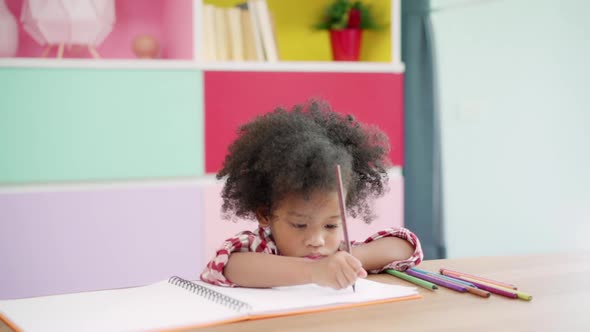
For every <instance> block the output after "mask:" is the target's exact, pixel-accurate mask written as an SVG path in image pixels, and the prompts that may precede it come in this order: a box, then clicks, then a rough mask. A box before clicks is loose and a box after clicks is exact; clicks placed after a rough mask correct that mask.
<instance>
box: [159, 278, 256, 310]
mask: <svg viewBox="0 0 590 332" xmlns="http://www.w3.org/2000/svg"><path fill="white" fill-rule="evenodd" d="M168 282H169V283H171V284H172V285H175V286H178V287H181V288H184V289H186V290H189V291H191V292H193V293H195V294H197V295H199V296H202V297H204V298H206V299H208V300H210V301H213V302H215V303H219V304H221V305H224V306H226V307H229V308H231V309H233V310H236V311H242V310H247V309H251V308H252V307H251V306H250V305H249V304H248V303H246V302H242V301H240V300H236V299H234V298H233V297H231V296H227V295H225V294H222V293H220V292H218V291H216V290H213V289H210V288H208V287H205V286H202V285H198V284H195V283H194V282H192V281H189V280H186V279H183V278H181V277H178V276H173V277H170V279H168Z"/></svg>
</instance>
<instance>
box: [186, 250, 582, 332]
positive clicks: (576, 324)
mask: <svg viewBox="0 0 590 332" xmlns="http://www.w3.org/2000/svg"><path fill="white" fill-rule="evenodd" d="M440 267H446V268H449V269H456V270H458V271H464V272H472V273H473V274H476V275H482V276H488V277H490V278H492V279H497V280H503V281H506V282H510V283H513V284H515V285H517V286H518V287H519V289H521V290H522V291H523V292H527V293H529V294H531V295H533V300H532V301H531V302H526V301H522V300H513V299H508V298H504V297H500V296H498V295H492V296H491V297H490V298H488V299H485V298H480V297H477V296H475V295H471V294H465V293H457V292H454V291H451V290H447V289H444V288H439V289H438V290H436V291H434V292H433V291H429V290H426V289H423V288H419V291H420V294H421V295H422V296H424V298H422V299H419V300H410V301H403V302H396V303H388V304H381V305H373V306H367V307H360V308H354V309H349V310H339V311H332V312H323V313H317V314H309V315H303V316H292V317H282V318H273V319H267V320H259V321H250V322H241V323H237V324H231V325H224V326H216V327H211V328H205V329H198V330H194V331H200V332H214V331H215V332H222V331H223V332H226V331H228V332H229V331H232V332H233V331H238V332H248V331H252V332H260V331H283V332H288V331H306V332H313V331H318V332H320V331H321V332H326V331H337V332H346V331H351V332H365V331H367V332H368V331H411V332H418V331H453V332H455V331H473V332H480V331H590V313H589V312H587V310H584V309H583V308H582V306H583V305H584V303H587V302H588V299H590V287H588V286H587V285H588V283H587V282H586V280H588V279H589V277H590V253H583V254H551V255H533V256H514V257H484V258H467V259H449V260H431V261H425V262H423V263H422V264H420V268H422V269H425V270H429V271H438V269H439V268H440ZM370 278H371V279H373V280H377V281H382V282H387V283H395V284H401V285H408V283H406V282H404V281H402V280H398V279H396V278H395V277H392V276H389V275H376V276H371V277H370ZM584 284H586V286H584Z"/></svg>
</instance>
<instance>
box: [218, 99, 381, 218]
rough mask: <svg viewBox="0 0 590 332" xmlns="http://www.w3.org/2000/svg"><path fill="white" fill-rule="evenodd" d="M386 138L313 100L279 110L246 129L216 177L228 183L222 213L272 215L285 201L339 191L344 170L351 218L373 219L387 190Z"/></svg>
mask: <svg viewBox="0 0 590 332" xmlns="http://www.w3.org/2000/svg"><path fill="white" fill-rule="evenodd" d="M388 152H389V141H388V139H387V136H386V135H385V134H384V133H383V132H381V131H380V130H379V129H378V128H376V127H374V126H367V125H363V124H361V123H359V122H357V121H356V120H355V119H354V118H353V117H352V116H351V115H347V116H345V115H342V114H339V113H336V112H334V111H332V110H331V108H330V106H329V105H328V104H327V103H326V102H323V101H317V100H312V101H309V102H307V103H306V104H303V105H296V106H294V107H293V109H291V110H286V109H283V108H277V109H275V110H274V111H273V112H270V113H268V114H264V115H260V116H258V117H256V118H255V119H254V120H253V121H251V122H249V123H246V124H245V125H242V126H241V127H240V128H239V130H238V138H237V139H236V140H235V141H234V142H233V143H232V144H231V145H230V147H229V153H228V154H227V156H226V157H225V161H224V163H223V168H222V169H221V170H220V171H219V173H217V178H218V179H222V178H226V181H225V186H224V187H223V191H222V198H223V207H222V212H223V214H224V217H225V218H226V219H235V217H238V218H244V219H255V218H256V211H257V210H258V209H263V211H266V212H268V213H269V214H270V212H271V211H272V209H273V206H274V204H277V203H278V202H280V201H281V199H282V198H283V197H285V195H286V194H289V193H297V194H302V195H309V194H311V193H312V192H314V191H316V190H325V191H331V190H337V181H336V175H335V167H336V164H340V165H341V168H342V176H343V182H344V186H345V188H346V191H347V196H346V206H347V211H348V213H349V214H350V215H351V216H352V217H355V218H357V217H358V218H361V219H362V220H363V221H365V222H366V223H369V222H370V221H371V220H373V219H374V215H373V213H372V210H371V204H370V203H371V201H372V200H373V199H374V198H376V197H379V196H381V195H383V194H384V193H385V191H386V190H387V183H388V182H387V169H386V168H387V167H388V166H389V160H388V159H387V154H388Z"/></svg>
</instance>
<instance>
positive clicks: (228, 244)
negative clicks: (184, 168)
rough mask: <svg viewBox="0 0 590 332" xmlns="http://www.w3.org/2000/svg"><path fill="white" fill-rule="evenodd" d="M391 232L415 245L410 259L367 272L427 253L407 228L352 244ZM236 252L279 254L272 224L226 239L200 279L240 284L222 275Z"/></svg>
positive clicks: (413, 261) (401, 266) (404, 265)
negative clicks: (272, 231)
mask: <svg viewBox="0 0 590 332" xmlns="http://www.w3.org/2000/svg"><path fill="white" fill-rule="evenodd" d="M390 236H394V237H398V238H401V239H404V240H406V241H408V242H409V243H410V244H411V245H412V246H413V247H414V253H413V254H412V256H411V257H410V258H408V259H405V260H400V261H393V262H390V263H389V264H387V265H385V266H383V267H382V268H380V269H376V270H371V271H367V272H369V273H379V272H381V271H383V270H385V269H396V270H400V271H405V270H406V269H408V268H410V267H412V266H416V265H418V264H420V262H422V258H423V256H424V254H423V253H422V247H421V246H420V241H419V240H418V237H417V236H416V235H415V234H414V233H412V232H410V231H409V230H407V229H405V228H388V229H385V230H382V231H379V232H377V233H375V234H373V235H371V236H370V237H369V238H368V239H366V240H365V241H364V242H356V241H351V244H352V245H353V246H357V245H360V244H362V243H369V242H371V241H375V240H377V239H380V238H384V237H390ZM233 252H261V253H265V254H271V255H280V254H279V250H278V249H277V246H276V244H275V242H274V239H273V237H272V235H271V233H270V228H269V227H259V228H258V229H257V230H256V233H254V232H251V231H243V232H240V233H238V234H236V235H235V236H234V237H232V238H229V239H227V240H225V242H223V245H222V246H221V248H220V249H219V250H217V253H216V254H215V257H214V258H213V259H212V260H211V261H210V262H209V263H208V264H207V266H206V267H205V270H203V272H202V273H201V280H203V281H205V282H208V283H211V284H214V285H219V286H229V287H237V286H238V285H236V284H234V283H232V282H231V281H229V280H228V279H227V278H226V277H225V276H224V275H223V269H224V268H225V265H227V262H228V260H229V256H230V255H231V254H232V253H233Z"/></svg>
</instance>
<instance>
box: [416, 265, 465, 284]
mask: <svg viewBox="0 0 590 332" xmlns="http://www.w3.org/2000/svg"><path fill="white" fill-rule="evenodd" d="M410 269H412V270H414V271H416V272H418V273H422V274H427V275H429V276H434V277H437V278H440V279H445V280H447V281H452V282H454V283H456V284H461V285H464V286H469V287H475V285H474V284H472V283H470V282H466V281H463V280H459V279H455V278H452V277H449V276H446V275H444V274H438V273H434V272H430V271H426V270H421V269H419V268H416V267H412V268H410Z"/></svg>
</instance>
